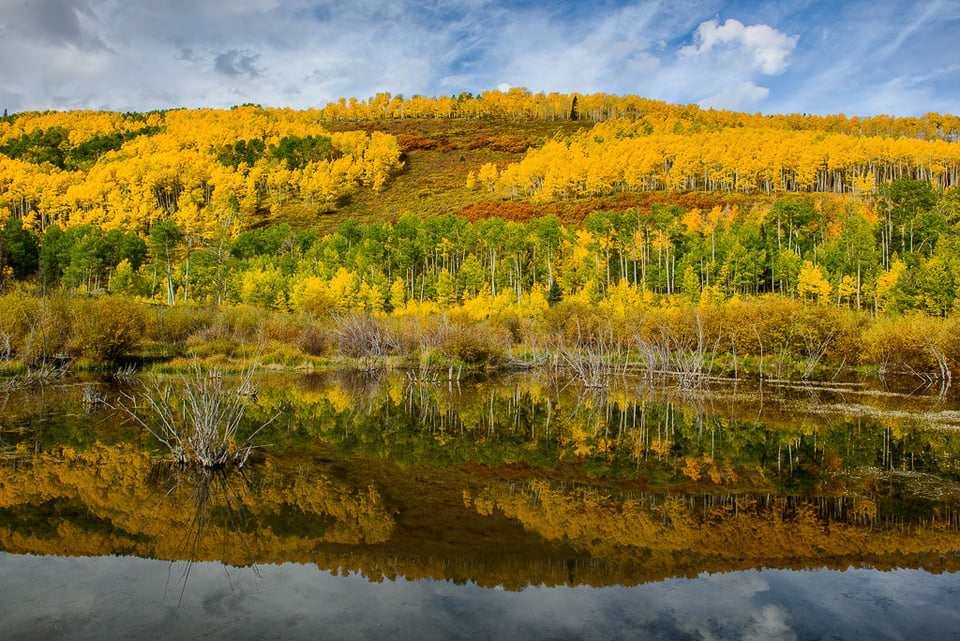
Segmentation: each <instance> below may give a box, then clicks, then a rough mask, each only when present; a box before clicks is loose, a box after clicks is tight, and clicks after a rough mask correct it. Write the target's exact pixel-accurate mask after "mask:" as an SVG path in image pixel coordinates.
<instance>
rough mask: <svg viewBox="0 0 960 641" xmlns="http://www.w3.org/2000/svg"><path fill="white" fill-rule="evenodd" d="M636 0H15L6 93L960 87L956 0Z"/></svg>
mask: <svg viewBox="0 0 960 641" xmlns="http://www.w3.org/2000/svg"><path fill="white" fill-rule="evenodd" d="M626 1H627V0H619V1H618V2H610V3H600V5H598V6H595V7H590V8H589V9H586V8H585V7H584V5H583V4H579V3H576V2H574V1H573V0H566V2H563V3H519V4H520V5H522V6H518V3H509V4H508V3H507V2H506V0H430V1H428V2H422V0H356V1H355V2H353V3H345V2H340V1H336V0H236V1H235V2H231V3H228V4H224V3H222V2H219V1H218V0H167V1H166V2H148V1H147V0H37V1H36V2H32V1H31V2H30V3H25V2H24V0H0V100H2V104H0V108H4V107H8V108H11V110H13V111H16V110H21V109H48V108H78V107H89V108H111V109H119V110H128V109H134V110H145V109H155V108H162V107H171V106H209V107H228V106H230V105H232V104H236V103H239V102H257V103H260V104H263V105H266V106H290V107H296V108H299V107H307V106H317V105H323V104H324V103H326V102H327V101H332V100H336V99H338V98H341V97H351V96H353V97H357V98H366V97H368V96H371V95H373V94H375V93H377V92H380V91H389V92H391V93H402V94H403V95H412V94H425V95H437V94H439V93H444V94H450V93H454V94H456V93H460V92H463V91H469V92H473V93H479V92H482V91H485V90H487V89H490V88H491V87H496V86H498V85H499V84H501V83H504V84H506V85H509V86H511V87H527V88H529V89H530V90H531V91H546V92H551V91H558V92H572V91H577V92H583V93H594V92H604V93H615V94H628V93H634V94H640V95H643V96H646V97H649V98H654V99H658V100H666V101H671V102H679V103H684V104H686V103H700V104H703V105H710V106H717V107H721V106H722V107H726V108H738V107H744V106H751V107H756V108H760V109H763V110H764V111H770V110H774V109H778V110H788V111H805V112H817V113H827V112H836V111H846V112H848V113H861V114H869V113H877V112H879V111H887V112H889V113H894V114H901V115H905V114H922V113H925V112H926V111H930V110H936V111H941V112H943V111H954V112H955V111H957V110H958V109H957V107H956V106H957V105H958V104H960V102H958V92H957V89H956V88H957V87H958V86H960V85H958V83H957V82H956V79H957V72H956V71H952V72H950V73H947V74H939V75H937V71H938V70H941V69H944V68H945V67H947V66H948V65H949V64H953V63H955V62H956V61H955V60H954V59H953V58H950V57H949V56H947V55H945V53H946V52H948V51H952V49H951V47H953V46H954V45H953V41H954V39H955V36H954V35H953V34H954V33H955V30H956V29H955V27H956V26H958V20H960V9H958V8H960V3H956V2H955V1H953V2H951V1H950V0H945V1H941V2H938V3H936V4H933V5H930V7H926V8H923V7H920V6H914V5H912V4H911V5H909V6H908V4H907V3H906V2H905V1H904V0H898V2H894V3H889V4H887V3H880V4H879V5H877V6H872V5H869V4H866V3H865V2H863V1H861V0H857V1H852V2H851V3H849V4H846V3H841V4H842V6H838V7H837V8H836V10H835V11H833V12H832V13H831V14H830V16H829V18H828V17H827V16H824V15H820V14H814V13H812V12H811V11H809V7H806V8H804V7H794V6H792V5H791V6H789V7H787V6H784V7H781V8H780V9H778V12H772V11H767V10H766V9H757V8H752V9H751V8H744V7H736V8H737V10H739V11H741V13H738V14H736V19H734V18H732V17H731V18H729V19H725V20H724V19H715V20H710V19H709V18H710V16H717V15H722V14H723V13H729V11H730V9H731V8H733V7H734V5H731V4H730V3H729V0H705V1H699V0H630V2H631V3H630V4H625V2H626ZM880 5H882V6H880ZM751 11H753V13H751ZM764 11H766V13H764ZM932 16H935V17H936V19H933V17H932ZM828 22H829V25H830V27H829V29H827V28H826V25H827V24H828ZM786 25H790V26H786ZM798 30H799V35H795V34H797V31H798ZM878 56H881V58H879V59H878ZM918 69H922V70H923V73H924V76H925V78H923V79H920V80H914V78H915V77H916V74H917V73H918V72H917V70H918ZM928 75H929V76H930V77H929V78H926V76H928ZM892 79H893V81H892ZM841 87H842V88H843V90H842V91H840V90H839V88H841ZM873 105H875V106H873Z"/></svg>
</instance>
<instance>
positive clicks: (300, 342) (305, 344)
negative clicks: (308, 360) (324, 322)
mask: <svg viewBox="0 0 960 641" xmlns="http://www.w3.org/2000/svg"><path fill="white" fill-rule="evenodd" d="M333 339H334V337H333V333H332V332H331V331H330V330H329V329H327V328H326V327H322V326H320V325H318V324H316V323H314V324H312V325H307V326H306V327H305V328H304V329H303V331H301V332H300V336H298V337H297V347H299V348H300V351H302V352H303V353H304V354H309V355H310V356H326V355H327V354H329V353H330V350H331V348H332V347H333Z"/></svg>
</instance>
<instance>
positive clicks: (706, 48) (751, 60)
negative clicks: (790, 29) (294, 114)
mask: <svg viewBox="0 0 960 641" xmlns="http://www.w3.org/2000/svg"><path fill="white" fill-rule="evenodd" d="M796 46H797V37H796V36H788V35H786V34H785V33H781V32H780V31H777V30H776V29H774V28H773V27H770V26H769V25H765V24H757V25H750V26H744V24H743V23H742V22H740V21H739V20H734V19H732V18H731V19H729V20H727V21H726V22H724V23H723V24H722V25H721V24H718V23H717V21H716V20H707V21H706V22H702V23H701V24H700V26H699V27H697V31H696V34H695V38H694V44H692V45H689V46H687V47H684V48H683V49H681V50H680V54H681V55H683V56H691V57H692V56H697V57H703V56H707V55H710V54H714V53H716V55H717V56H718V57H719V59H720V60H723V61H727V62H732V63H734V64H742V63H745V64H748V65H750V66H751V67H753V68H755V69H759V70H760V71H761V72H762V73H764V74H767V75H775V74H779V73H783V72H784V71H785V70H786V68H787V65H788V62H787V57H788V56H789V55H790V53H791V52H792V51H793V50H794V48H795V47H796Z"/></svg>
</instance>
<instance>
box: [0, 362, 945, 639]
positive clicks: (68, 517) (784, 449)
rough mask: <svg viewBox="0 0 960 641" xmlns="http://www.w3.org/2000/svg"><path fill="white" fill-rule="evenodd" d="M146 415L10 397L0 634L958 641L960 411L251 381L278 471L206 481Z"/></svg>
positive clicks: (835, 395)
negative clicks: (162, 439)
mask: <svg viewBox="0 0 960 641" xmlns="http://www.w3.org/2000/svg"><path fill="white" fill-rule="evenodd" d="M170 380H171V382H172V383H175V379H170ZM138 390H139V388H138V386H137V385H136V384H132V385H127V386H118V385H117V384H116V383H113V382H110V381H96V380H86V381H76V382H73V383H70V384H66V385H58V386H55V387H49V386H48V387H45V388H36V389H33V390H28V391H21V392H9V393H7V394H6V395H4V396H0V455H2V457H3V460H2V462H0V590H2V594H3V595H4V596H3V599H2V600H0V620H2V621H3V622H4V630H5V632H4V636H5V638H14V639H21V638H22V639H32V638H38V639H41V638H42V639H48V638H64V639H87V638H90V639H95V638H102V637H103V636H104V634H105V633H109V635H110V636H111V637H112V638H138V639H139V638H162V639H166V638H170V639H174V638H184V637H188V638H189V637H205V638H231V639H238V638H239V639H245V638H290V639H300V638H317V637H318V636H320V637H323V638H344V639H351V638H392V639H397V638H401V639H403V638H411V639H424V638H426V639H429V638H478V639H485V638H532V639H540V638H543V639H594V638H596V639H608V638H623V637H642V638H655V639H656V638H663V639H807V638H810V639H813V638H837V639H854V638H864V639H900V638H957V633H956V630H958V629H960V626H958V624H960V614H958V611H957V609H956V607H955V606H956V603H957V597H958V595H960V575H958V569H960V552H958V550H960V509H958V508H960V431H958V429H957V428H958V427H960V411H958V403H957V399H955V398H954V397H953V396H952V395H951V394H943V393H938V391H937V390H932V391H931V390H925V389H909V388H903V387H902V386H901V387H898V386H897V385H896V384H894V383H890V384H889V386H883V385H880V384H879V383H878V384H874V385H865V384H863V383H860V382H843V383H830V384H820V385H796V386H791V385H785V384H784V385H774V384H771V383H765V384H764V385H763V386H757V385H753V386H749V387H748V386H744V385H742V384H741V385H740V386H731V385H725V384H721V383H719V382H718V383H713V384H711V385H710V386H709V387H706V388H704V389H698V390H694V391H686V392H680V391H678V390H676V389H674V388H671V387H669V386H650V385H645V384H642V383H641V382H638V381H628V380H615V381H611V384H610V386H609V387H608V388H605V389H603V390H596V389H583V388H579V387H578V386H577V385H575V384H573V383H570V382H565V381H562V380H557V379H555V378H551V377H543V376H533V375H520V376H512V377H504V378H498V379H480V380H471V381H461V382H460V383H459V384H458V383H457V382H455V381H447V380H437V381H428V382H424V381H417V380H413V378H411V377H410V376H409V375H403V374H398V375H394V376H388V377H380V378H374V377H356V376H350V375H347V374H326V375H310V376H289V375H264V376H261V377H260V378H259V379H258V381H257V393H256V396H255V397H253V398H252V399H251V401H250V405H249V406H248V408H247V412H246V415H245V423H244V425H243V426H242V429H243V430H246V432H247V433H249V432H252V431H253V430H254V429H255V428H256V427H257V426H258V425H260V424H262V423H263V422H265V421H267V420H269V419H270V418H272V417H274V416H276V417H277V418H276V420H275V421H274V422H273V423H271V424H270V425H269V426H268V427H267V428H266V429H264V430H263V431H262V432H260V433H258V434H257V435H256V437H255V440H256V442H257V443H258V444H260V445H261V446H262V447H261V448H260V449H258V450H257V451H256V452H255V453H254V455H253V456H252V457H251V459H250V461H249V462H248V463H247V464H246V465H245V466H244V468H243V469H242V470H236V469H229V468H228V469H224V470H216V471H201V470H196V469H183V468H180V467H178V466H174V465H171V464H170V463H169V462H165V461H164V460H163V449H162V447H161V446H160V444H159V443H158V442H157V441H156V439H155V438H154V437H153V436H151V434H150V433H149V432H147V431H146V430H144V429H143V428H141V427H138V426H137V425H135V424H133V423H132V422H131V421H130V420H129V419H128V417H126V416H125V415H124V413H123V412H120V411H118V410H117V409H115V407H114V406H115V404H116V399H117V398H120V397H121V395H122V394H128V395H133V396H134V397H136V395H137V394H138V393H139V392H138ZM101 399H106V400H107V403H102V402H100V400H101ZM920 611H922V613H923V614H922V616H918V614H917V613H918V612H920ZM11 635H12V636H11Z"/></svg>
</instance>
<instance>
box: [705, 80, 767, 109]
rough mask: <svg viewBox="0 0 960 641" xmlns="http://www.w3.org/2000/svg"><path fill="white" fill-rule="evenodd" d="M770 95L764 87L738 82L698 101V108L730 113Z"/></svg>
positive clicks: (748, 82) (746, 81)
mask: <svg viewBox="0 0 960 641" xmlns="http://www.w3.org/2000/svg"><path fill="white" fill-rule="evenodd" d="M768 95H770V90H769V89H768V88H766V87H758V86H757V85H755V84H753V82H751V81H749V80H745V81H743V82H738V83H737V84H734V85H727V86H726V87H724V88H723V89H721V90H720V91H719V92H717V93H715V94H714V95H712V96H710V97H709V98H706V99H704V100H701V101H700V106H701V107H703V108H704V109H708V108H711V107H712V108H714V109H729V110H732V111H735V110H738V109H741V108H744V107H746V106H748V105H752V104H755V103H758V102H760V101H761V100H764V99H766V97H767V96H768Z"/></svg>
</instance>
